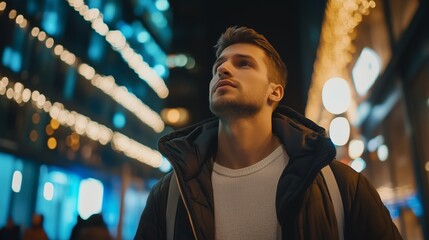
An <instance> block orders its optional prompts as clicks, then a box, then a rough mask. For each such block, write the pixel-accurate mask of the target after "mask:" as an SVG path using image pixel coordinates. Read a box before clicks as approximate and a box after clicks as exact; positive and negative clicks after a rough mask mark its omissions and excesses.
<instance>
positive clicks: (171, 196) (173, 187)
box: [165, 171, 179, 240]
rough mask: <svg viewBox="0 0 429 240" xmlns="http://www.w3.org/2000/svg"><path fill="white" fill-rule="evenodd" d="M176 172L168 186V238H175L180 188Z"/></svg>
mask: <svg viewBox="0 0 429 240" xmlns="http://www.w3.org/2000/svg"><path fill="white" fill-rule="evenodd" d="M176 181H177V179H176V173H174V171H173V174H172V175H171V179H170V186H169V188H168V196H167V209H166V213H165V216H166V218H165V220H166V223H167V240H173V239H174V224H175V221H176V211H177V203H178V201H179V188H178V187H177V182H176Z"/></svg>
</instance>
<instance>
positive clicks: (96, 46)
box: [88, 33, 104, 61]
mask: <svg viewBox="0 0 429 240" xmlns="http://www.w3.org/2000/svg"><path fill="white" fill-rule="evenodd" d="M103 41H104V40H103V39H102V37H101V36H100V35H98V34H95V33H92V34H91V38H90V42H89V47H88V57H89V58H90V59H92V60H94V61H98V60H100V59H101V57H102V55H103V46H104V45H103Z"/></svg>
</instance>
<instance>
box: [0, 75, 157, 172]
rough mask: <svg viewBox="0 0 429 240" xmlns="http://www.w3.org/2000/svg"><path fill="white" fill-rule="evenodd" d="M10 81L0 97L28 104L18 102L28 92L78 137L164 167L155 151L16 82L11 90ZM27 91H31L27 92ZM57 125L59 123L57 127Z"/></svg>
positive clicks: (0, 89) (36, 103)
mask: <svg viewBox="0 0 429 240" xmlns="http://www.w3.org/2000/svg"><path fill="white" fill-rule="evenodd" d="M11 84H12V83H9V79H8V78H7V77H2V78H1V80H0V96H4V95H6V97H7V98H8V99H11V100H15V102H17V103H18V104H24V102H22V101H18V99H22V96H23V94H24V91H26V92H28V91H30V92H28V93H27V94H29V96H31V98H29V100H31V102H32V103H33V106H36V107H37V108H38V109H40V110H43V111H45V112H46V113H48V114H49V115H50V117H51V118H52V119H53V120H55V121H57V122H58V123H59V124H60V125H62V126H65V127H68V128H70V129H71V130H73V131H75V132H76V133H77V134H79V135H82V136H87V137H88V138H90V139H92V140H94V141H98V142H99V143H100V144H102V145H106V144H108V143H111V145H112V148H113V149H115V150H116V151H118V152H121V153H123V154H125V155H126V156H128V157H130V158H133V159H136V160H138V161H140V162H142V163H145V164H147V165H149V166H152V167H159V166H161V162H162V155H161V153H159V152H158V151H156V150H154V149H151V148H149V147H147V146H145V145H143V144H141V143H139V142H137V141H135V140H133V139H131V138H129V137H127V136H125V135H124V134H122V133H119V132H114V131H113V130H112V129H110V128H108V127H106V126H104V125H102V124H100V123H98V122H95V121H93V120H91V119H90V118H89V117H87V116H85V115H83V114H80V113H78V112H75V111H70V110H68V109H66V108H65V107H64V105H63V104H62V103H60V102H53V103H51V102H50V101H49V100H47V99H46V97H45V95H44V94H42V93H40V92H39V91H37V90H34V91H31V90H30V89H28V88H25V86H24V85H23V84H22V83H20V82H15V83H14V84H13V86H9V85H11ZM26 89H27V90H26ZM55 124H56V123H55ZM30 138H31V140H32V141H36V140H37V133H33V132H32V133H31V136H30ZM54 140H55V139H53V140H50V142H49V143H48V144H50V145H49V146H50V148H51V149H54V148H55V147H56V140H55V142H54Z"/></svg>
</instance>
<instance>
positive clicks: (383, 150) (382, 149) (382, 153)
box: [377, 144, 389, 162]
mask: <svg viewBox="0 0 429 240" xmlns="http://www.w3.org/2000/svg"><path fill="white" fill-rule="evenodd" d="M377 156H378V159H380V161H382V162H384V161H386V160H387V158H388V157H389V148H388V147H387V146H386V145H384V144H383V145H380V146H379V147H378V149H377Z"/></svg>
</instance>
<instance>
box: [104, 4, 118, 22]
mask: <svg viewBox="0 0 429 240" xmlns="http://www.w3.org/2000/svg"><path fill="white" fill-rule="evenodd" d="M115 15H116V7H115V5H114V4H113V3H110V2H109V3H106V5H105V6H104V10H103V19H104V21H105V22H107V23H109V22H111V21H113V19H114V18H115Z"/></svg>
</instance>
